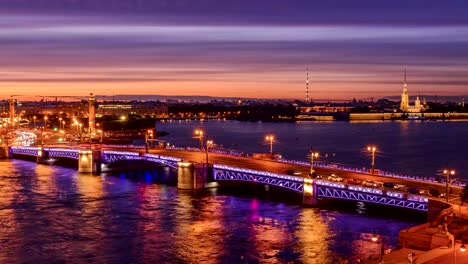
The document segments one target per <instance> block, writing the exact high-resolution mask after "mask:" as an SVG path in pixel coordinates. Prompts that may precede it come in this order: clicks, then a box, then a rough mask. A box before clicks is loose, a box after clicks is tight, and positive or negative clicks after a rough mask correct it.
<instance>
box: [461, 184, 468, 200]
mask: <svg viewBox="0 0 468 264" xmlns="http://www.w3.org/2000/svg"><path fill="white" fill-rule="evenodd" d="M460 200H461V204H462V205H463V203H464V202H468V184H466V185H465V187H464V188H463V191H462V192H461V193H460Z"/></svg>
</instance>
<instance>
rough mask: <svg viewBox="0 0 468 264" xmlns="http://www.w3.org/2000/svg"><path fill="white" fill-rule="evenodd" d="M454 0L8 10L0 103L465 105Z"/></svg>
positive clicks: (205, 0)
mask: <svg viewBox="0 0 468 264" xmlns="http://www.w3.org/2000/svg"><path fill="white" fill-rule="evenodd" d="M467 7H468V4H467V3H463V1H451V2H450V3H442V4H441V3H439V1H437V2H436V1H412V2H411V3H408V2H407V1H400V0H398V1H391V2H390V1H379V2H378V3H377V2H375V1H360V2H359V5H357V4H354V5H352V4H350V3H348V4H346V5H343V4H342V2H340V1H330V2H327V3H311V2H310V1H297V2H295V3H294V5H292V4H290V3H287V1H256V2H255V3H248V2H246V1H237V2H235V3H223V2H221V3H219V1H211V0H202V1H197V2H196V3H194V2H190V1H171V2H166V1H144V0H141V1H133V2H129V1H124V0H114V1H87V0H82V1H70V2H65V1H53V0H51V1H41V2H37V1H32V0H24V1H20V2H18V1H11V0H6V1H4V2H3V3H2V4H1V5H0V14H1V15H2V16H1V18H0V57H1V58H2V63H1V65H2V66H1V69H2V70H1V73H0V76H1V78H0V87H1V89H0V96H1V97H6V96H9V95H22V96H26V95H27V96H53V95H57V96H81V95H83V96H85V95H86V94H89V93H90V92H93V93H95V94H101V95H107V96H111V95H118V94H135V95H138V94H141V95H148V94H155V95H170V96H177V95H181V96H182V95H200V96H214V97H241V98H281V99H301V100H303V99H305V89H306V84H305V79H306V68H307V67H308V68H309V80H310V83H309V92H310V97H311V99H312V100H314V99H352V98H357V99H364V98H371V97H374V98H381V97H385V96H390V95H396V96H397V95H399V94H401V91H402V88H403V69H404V68H405V67H406V68H407V69H408V90H409V93H410V96H411V97H413V96H415V95H417V94H434V95H439V96H445V95H464V94H466V91H467V89H466V87H467V84H468V77H467V76H466V66H467V65H466V64H467V63H466V58H467V57H468V48H466V46H467V45H466V44H467V42H468V38H467V37H466V36H468V34H466V33H468V18H467V17H466V16H465V14H464V12H463V10H466V8H467Z"/></svg>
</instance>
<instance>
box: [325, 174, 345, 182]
mask: <svg viewBox="0 0 468 264" xmlns="http://www.w3.org/2000/svg"><path fill="white" fill-rule="evenodd" d="M327 179H328V180H329V181H335V182H341V181H343V178H341V177H339V176H337V175H335V174H332V175H330V176H328V178H327Z"/></svg>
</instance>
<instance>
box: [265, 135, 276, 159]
mask: <svg viewBox="0 0 468 264" xmlns="http://www.w3.org/2000/svg"><path fill="white" fill-rule="evenodd" d="M274 139H275V137H274V136H273V135H267V136H265V140H266V141H268V144H270V155H271V156H272V157H273V140H274Z"/></svg>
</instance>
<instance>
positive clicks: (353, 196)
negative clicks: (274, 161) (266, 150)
mask: <svg viewBox="0 0 468 264" xmlns="http://www.w3.org/2000/svg"><path fill="white" fill-rule="evenodd" d="M8 156H9V157H10V158H20V157H25V156H26V157H27V156H29V157H32V158H36V160H37V162H40V163H46V162H48V161H49V160H51V159H69V160H76V161H78V171H79V172H85V173H91V172H95V173H99V172H100V171H101V167H102V166H103V165H110V164H114V163H118V162H120V161H145V162H150V163H153V164H158V165H162V166H168V167H171V168H174V169H176V170H177V186H178V188H180V189H201V188H207V187H210V186H212V185H216V183H219V182H230V181H231V182H232V181H237V182H249V183H257V184H262V185H268V186H274V187H276V188H282V189H287V190H290V191H293V192H296V193H299V194H302V195H303V202H304V204H315V203H317V201H318V200H320V199H325V198H333V199H344V200H353V201H361V202H367V203H374V204H381V205H388V206H395V207H402V208H408V209H414V210H419V211H427V210H428V198H427V197H425V196H420V195H412V194H407V193H403V192H397V191H393V190H392V191H387V190H381V189H378V188H368V187H363V186H359V185H352V184H344V183H337V182H332V181H326V180H313V179H310V178H304V177H298V176H292V175H285V174H281V173H274V172H267V171H263V170H254V169H250V168H241V167H242V166H232V165H230V164H221V163H229V159H228V158H227V157H226V156H225V157H224V159H225V160H224V162H223V160H222V159H219V161H218V160H216V163H215V164H209V163H203V162H200V163H194V162H188V161H186V160H184V159H182V158H180V157H173V156H169V155H160V154H156V153H141V152H138V151H131V150H127V151H117V150H111V149H99V150H90V149H79V148H46V147H44V148H40V147H20V146H12V147H9V148H8ZM207 164H208V166H207ZM236 164H240V165H243V164H242V163H236ZM246 167H251V166H248V165H247V166H246Z"/></svg>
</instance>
